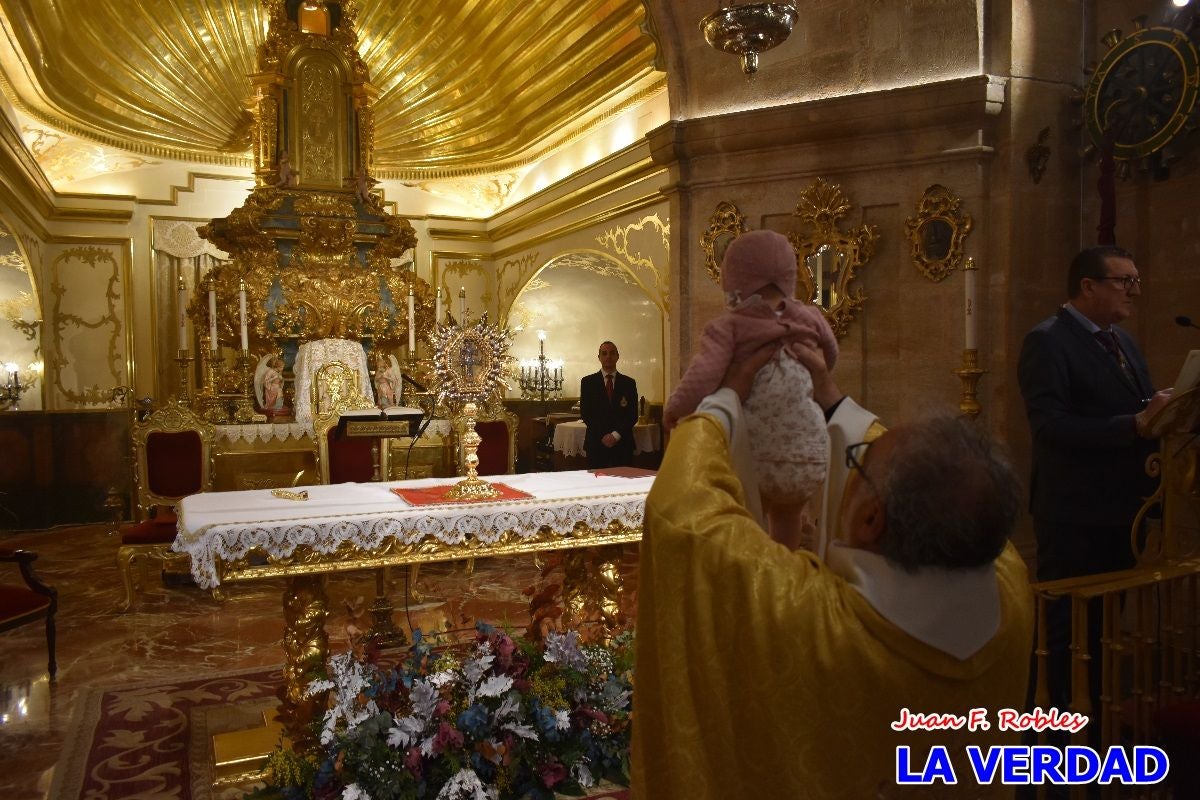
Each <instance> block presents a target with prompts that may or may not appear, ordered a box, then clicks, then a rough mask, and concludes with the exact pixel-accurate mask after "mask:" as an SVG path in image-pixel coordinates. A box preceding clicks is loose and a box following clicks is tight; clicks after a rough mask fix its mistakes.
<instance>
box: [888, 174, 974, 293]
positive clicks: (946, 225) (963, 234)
mask: <svg viewBox="0 0 1200 800" xmlns="http://www.w3.org/2000/svg"><path fill="white" fill-rule="evenodd" d="M973 225H974V221H973V220H972V219H971V215H970V214H965V213H963V211H962V200H961V199H960V198H959V197H958V196H957V195H956V194H954V192H952V191H950V190H949V189H947V188H946V187H945V186H942V185H941V184H940V183H935V184H933V185H932V186H930V187H929V188H928V189H926V190H925V194H924V195H922V196H921V202H920V203H918V204H917V215H916V216H915V217H909V218H908V219H906V220H905V221H904V227H905V230H906V231H907V233H908V240H909V242H910V243H911V244H912V258H913V264H915V265H916V267H917V269H918V270H919V271H920V273H921V274H922V275H924V276H925V277H926V278H928V279H929V280H931V281H933V282H934V283H939V282H941V281H943V280H945V279H946V276H947V275H949V274H950V273H951V272H953V271H954V270H956V269H961V268H962V263H963V246H964V241H965V240H966V238H967V234H969V233H970V232H971V227H972V226H973Z"/></svg>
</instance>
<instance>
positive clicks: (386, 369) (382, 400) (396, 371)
mask: <svg viewBox="0 0 1200 800" xmlns="http://www.w3.org/2000/svg"><path fill="white" fill-rule="evenodd" d="M402 381H403V378H402V377H401V373H400V364H399V362H397V361H396V357H395V356H394V355H391V354H390V353H379V354H377V355H376V356H375V401H376V403H377V404H378V405H379V407H380V408H387V407H389V406H395V405H399V404H400V396H401V394H402V393H403V391H404V388H403V385H402Z"/></svg>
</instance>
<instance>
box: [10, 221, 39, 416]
mask: <svg viewBox="0 0 1200 800" xmlns="http://www.w3.org/2000/svg"><path fill="white" fill-rule="evenodd" d="M0 316H2V317H3V322H2V323H0V387H2V388H0V409H3V410H10V409H13V408H14V407H19V408H20V409H21V410H24V411H33V410H38V409H41V408H42V407H43V404H42V385H43V382H42V372H43V367H42V340H41V331H42V322H41V320H42V306H41V301H40V299H39V295H38V290H37V284H36V282H35V281H34V278H33V270H32V267H31V265H30V262H29V259H28V258H27V256H26V253H25V250H24V248H23V247H22V246H21V242H20V240H19V239H18V238H17V237H16V236H14V235H13V234H12V232H11V231H10V230H9V229H8V226H7V225H6V224H5V223H4V221H3V220H0ZM13 367H15V368H16V372H15V375H14V373H13V371H12V368H13ZM16 387H21V388H20V391H19V392H18V391H17V390H16ZM14 395H19V398H18V399H17V400H16V401H14V400H13V397H14Z"/></svg>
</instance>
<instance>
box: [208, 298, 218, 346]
mask: <svg viewBox="0 0 1200 800" xmlns="http://www.w3.org/2000/svg"><path fill="white" fill-rule="evenodd" d="M208 346H209V348H210V349H211V350H212V353H213V355H214V356H215V355H216V354H217V290H216V289H209V290H208Z"/></svg>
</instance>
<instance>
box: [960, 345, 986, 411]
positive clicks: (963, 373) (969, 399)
mask: <svg viewBox="0 0 1200 800" xmlns="http://www.w3.org/2000/svg"><path fill="white" fill-rule="evenodd" d="M986 371H987V370H982V369H980V368H979V351H978V350H963V360H962V366H961V367H959V368H958V369H956V370H954V374H955V375H957V376H958V377H959V379H960V380H961V381H962V397H960V398H959V400H958V410H959V411H961V412H962V413H963V414H965V415H967V416H969V417H975V416H978V415H979V412H980V411H981V410H982V409H983V407H982V406H981V405H979V395H978V391H979V379H980V378H981V377H983V374H984V373H985V372H986Z"/></svg>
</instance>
